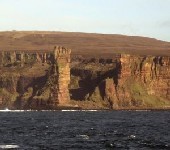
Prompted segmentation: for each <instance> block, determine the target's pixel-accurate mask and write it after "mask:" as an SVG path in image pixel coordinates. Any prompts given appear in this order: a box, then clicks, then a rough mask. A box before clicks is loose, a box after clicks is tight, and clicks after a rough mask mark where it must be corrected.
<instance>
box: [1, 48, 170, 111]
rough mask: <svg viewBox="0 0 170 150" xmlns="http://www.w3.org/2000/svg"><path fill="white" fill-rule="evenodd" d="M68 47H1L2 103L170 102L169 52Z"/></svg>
mask: <svg viewBox="0 0 170 150" xmlns="http://www.w3.org/2000/svg"><path fill="white" fill-rule="evenodd" d="M70 52H71V51H70V50H68V49H65V48H63V47H57V48H55V50H54V51H53V52H46V51H35V52H33V51H31V52H27V53H24V52H21V51H15V52H14V51H11V52H9V51H8V52H1V53H0V71H1V74H0V107H1V108H5V107H8V108H11V109H12V108H13V109H55V108H56V107H57V106H73V107H74V106H79V107H81V108H84V109H108V108H110V109H145V108H146V109H147V108H148V109H150V108H153V109H156V108H160V109H168V108H170V57H166V56H137V55H129V54H113V55H112V56H107V57H104V56H97V57H96V56H85V55H71V58H70ZM70 61H71V65H70ZM70 69H71V70H70ZM69 83H70V84H69ZM68 84H69V87H68Z"/></svg>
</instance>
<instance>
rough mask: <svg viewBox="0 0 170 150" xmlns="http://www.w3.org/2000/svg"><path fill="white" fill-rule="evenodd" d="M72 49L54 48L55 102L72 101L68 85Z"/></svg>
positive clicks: (53, 93) (56, 103) (64, 103)
mask: <svg viewBox="0 0 170 150" xmlns="http://www.w3.org/2000/svg"><path fill="white" fill-rule="evenodd" d="M70 53H71V50H70V49H65V48H64V47H55V49H54V78H55V84H54V88H53V90H52V95H53V104H54V105H55V106H57V105H66V104H68V103H69V101H70V95H69V89H68V85H69V83H70Z"/></svg>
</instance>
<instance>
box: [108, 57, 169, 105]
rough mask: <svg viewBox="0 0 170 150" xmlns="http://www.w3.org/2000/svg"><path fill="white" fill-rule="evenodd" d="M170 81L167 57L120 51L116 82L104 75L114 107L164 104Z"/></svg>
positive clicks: (167, 98)
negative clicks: (123, 53) (135, 54)
mask: <svg viewBox="0 0 170 150" xmlns="http://www.w3.org/2000/svg"><path fill="white" fill-rule="evenodd" d="M108 82H109V83H108ZM169 85H170V58H169V57H153V56H147V57H146V56H132V55H121V58H120V69H119V73H118V81H117V83H115V82H113V83H111V81H110V80H107V79H106V89H107V92H108V93H109V94H110V95H111V96H112V97H113V98H110V99H111V101H112V103H113V107H133V106H135V107H161V106H166V104H169V102H170V86H169ZM113 87H115V88H113ZM111 88H113V90H112V89H111ZM109 91H110V92H109ZM107 92H106V95H108V93H107ZM111 92H112V93H111Z"/></svg>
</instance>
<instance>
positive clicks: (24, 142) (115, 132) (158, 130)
mask: <svg viewBox="0 0 170 150" xmlns="http://www.w3.org/2000/svg"><path fill="white" fill-rule="evenodd" d="M0 149H10V150H14V149H15V150H111V149H114V150H170V111H107V110H106V111H102V110H101V111H100V110H98V111H96V110H89V111H80V110H75V111H74V110H72V111H71V110H70V111H69V110H61V111H1V112H0Z"/></svg>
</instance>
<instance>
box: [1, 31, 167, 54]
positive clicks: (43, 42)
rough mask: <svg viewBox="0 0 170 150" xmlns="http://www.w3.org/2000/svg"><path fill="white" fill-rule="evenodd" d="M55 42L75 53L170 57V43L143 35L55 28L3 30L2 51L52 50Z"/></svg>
mask: <svg viewBox="0 0 170 150" xmlns="http://www.w3.org/2000/svg"><path fill="white" fill-rule="evenodd" d="M55 45H62V46H64V47H68V48H71V49H72V54H80V55H81V54H82V55H84V54H88V55H101V54H102V55H108V54H112V53H130V54H142V55H166V56H170V42H165V41H160V40H157V39H153V38H147V37H139V36H125V35H116V34H95V33H78V32H53V31H51V32H50V31H9V32H0V50H27V51H28V50H52V49H53V47H54V46H55Z"/></svg>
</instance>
